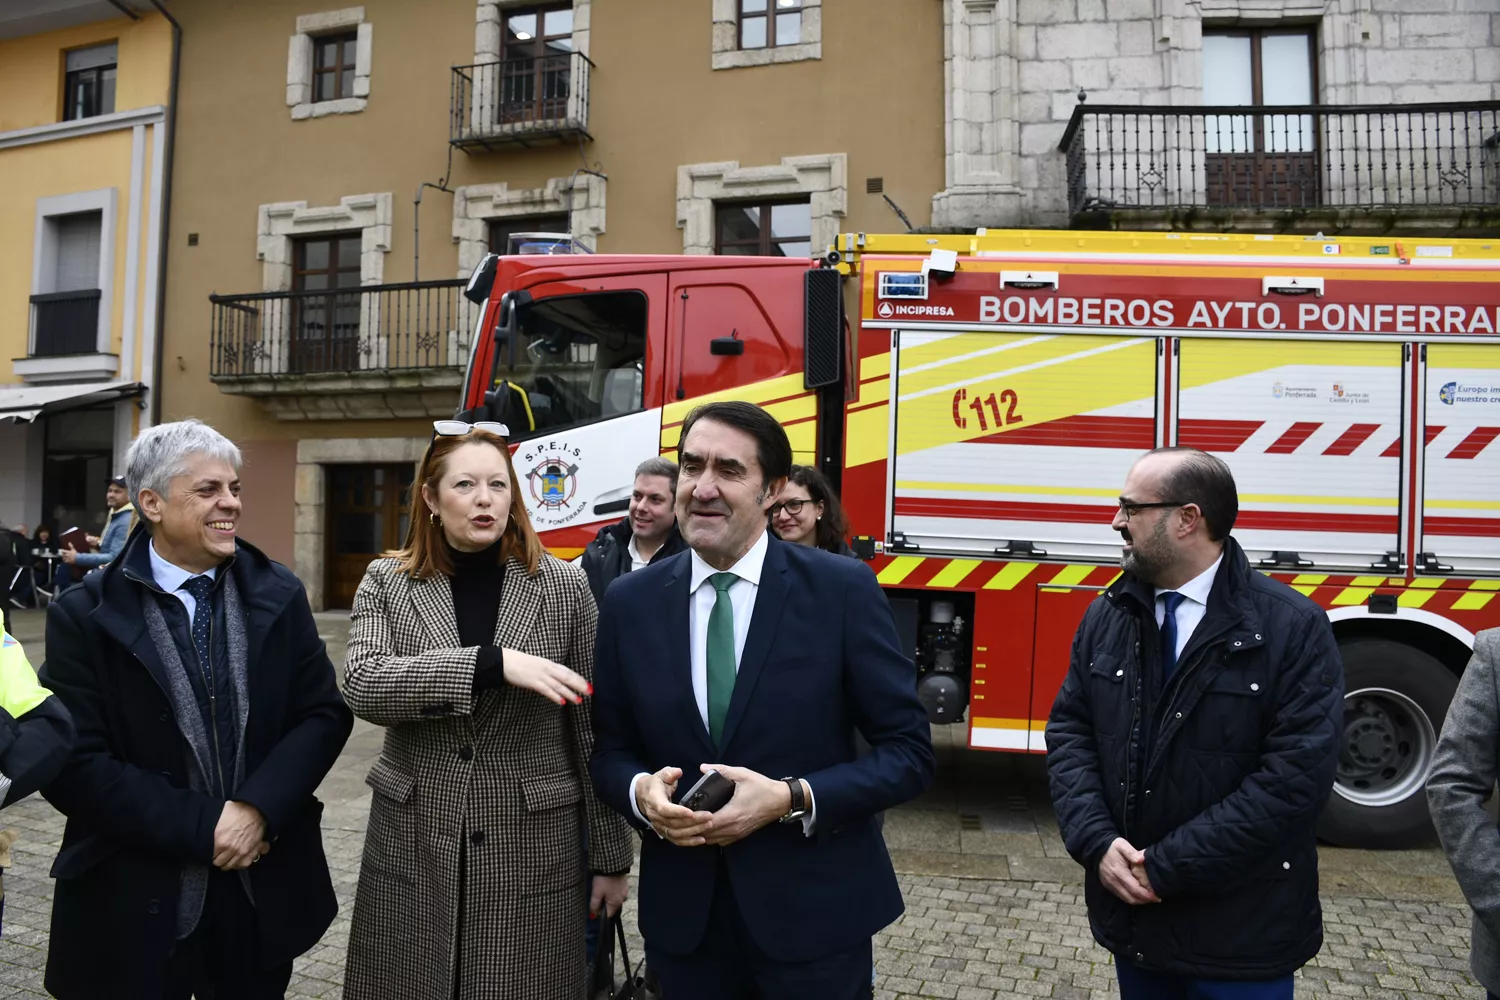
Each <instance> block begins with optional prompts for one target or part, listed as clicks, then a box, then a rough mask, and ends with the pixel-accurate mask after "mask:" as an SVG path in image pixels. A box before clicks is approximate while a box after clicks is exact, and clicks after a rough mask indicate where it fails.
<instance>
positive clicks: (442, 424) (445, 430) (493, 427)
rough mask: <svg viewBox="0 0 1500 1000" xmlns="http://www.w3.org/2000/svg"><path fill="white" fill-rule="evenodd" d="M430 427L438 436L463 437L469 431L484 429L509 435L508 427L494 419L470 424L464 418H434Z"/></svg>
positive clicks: (488, 432) (502, 435)
mask: <svg viewBox="0 0 1500 1000" xmlns="http://www.w3.org/2000/svg"><path fill="white" fill-rule="evenodd" d="M432 429H433V431H434V432H436V433H437V435H438V436H439V437H463V436H464V435H465V434H467V433H469V432H470V431H484V432H485V433H486V434H498V435H499V436H500V437H510V428H509V427H506V426H505V425H504V424H502V423H498V422H496V421H494V420H481V421H479V423H477V424H471V423H469V422H468V421H466V420H434V421H433V422H432Z"/></svg>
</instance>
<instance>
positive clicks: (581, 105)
mask: <svg viewBox="0 0 1500 1000" xmlns="http://www.w3.org/2000/svg"><path fill="white" fill-rule="evenodd" d="M593 67H594V64H593V63H592V62H590V61H589V58H588V56H586V55H584V54H583V53H581V52H559V53H554V54H552V55H546V56H535V57H527V58H515V59H506V60H504V61H502V62H493V63H481V64H479V65H475V66H455V67H453V87H452V93H451V95H450V100H449V108H450V114H449V129H448V141H449V142H451V143H453V144H454V145H455V146H459V147H461V148H465V149H468V148H471V147H482V148H484V149H493V148H498V147H501V146H539V145H546V144H548V143H555V142H560V141H562V140H564V139H571V138H575V137H582V138H584V139H589V138H592V137H591V136H590V135H589V74H590V71H591V70H592V69H593Z"/></svg>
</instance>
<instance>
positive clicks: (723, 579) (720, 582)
mask: <svg viewBox="0 0 1500 1000" xmlns="http://www.w3.org/2000/svg"><path fill="white" fill-rule="evenodd" d="M738 579H739V577H737V576H735V575H734V574H733V573H715V574H714V575H713V576H711V577H709V578H708V582H709V583H711V584H713V585H714V590H715V591H716V592H717V593H716V594H715V595H714V610H713V612H712V613H711V614H710V615H709V616H708V656H707V660H708V735H709V736H711V737H712V738H713V741H714V746H716V747H717V746H718V745H719V738H720V737H722V736H723V735H724V719H725V718H726V717H727V716H728V715H729V699H730V698H731V697H733V695H734V676H735V673H736V670H735V666H734V603H733V602H732V601H731V600H730V599H729V588H730V587H731V586H732V585H733V584H734V581H736V580H738Z"/></svg>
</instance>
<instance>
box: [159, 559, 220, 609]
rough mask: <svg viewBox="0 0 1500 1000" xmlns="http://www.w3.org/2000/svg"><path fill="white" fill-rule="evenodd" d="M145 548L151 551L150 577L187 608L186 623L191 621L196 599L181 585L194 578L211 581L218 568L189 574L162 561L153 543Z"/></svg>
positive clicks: (196, 604) (179, 567)
mask: <svg viewBox="0 0 1500 1000" xmlns="http://www.w3.org/2000/svg"><path fill="white" fill-rule="evenodd" d="M147 548H149V549H150V551H151V576H152V578H153V579H154V580H156V585H157V586H158V587H160V588H161V589H162V590H164V591H166V592H167V593H169V594H171V595H172V596H173V597H175V598H177V599H178V600H179V601H181V602H182V606H183V607H184V608H187V616H188V621H192V620H193V613H194V612H196V611H197V610H198V599H197V598H196V597H194V596H193V595H192V594H190V593H188V592H187V591H186V590H183V589H181V588H182V585H183V584H184V583H187V582H188V581H189V580H191V579H192V578H193V577H195V576H206V577H208V578H209V579H210V580H212V579H213V578H214V577H215V576H216V575H217V574H218V572H219V568H218V567H217V566H215V567H214V568H213V569H211V570H209V571H208V572H206V573H189V572H188V571H187V570H185V569H183V568H182V567H181V566H176V565H173V564H172V563H169V562H167V561H166V560H165V559H163V558H162V557H161V554H160V553H159V552H157V551H156V543H155V542H152V543H151V544H150V545H149V546H147Z"/></svg>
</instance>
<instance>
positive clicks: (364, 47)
mask: <svg viewBox="0 0 1500 1000" xmlns="http://www.w3.org/2000/svg"><path fill="white" fill-rule="evenodd" d="M340 28H343V29H348V28H354V29H355V33H356V36H357V41H356V43H355V50H354V96H353V97H345V98H341V99H340V100H337V101H314V100H313V45H314V42H315V41H316V38H317V36H318V35H322V34H328V33H330V32H334V31H337V30H339V29H340ZM374 38H375V28H374V26H373V25H372V24H370V22H368V21H366V20H365V9H364V8H363V7H345V8H344V9H343V10H330V11H324V12H323V13H321V14H304V15H302V16H301V17H299V18H297V33H296V34H295V35H293V36H292V37H291V43H290V45H289V47H288V52H287V62H286V103H287V106H288V107H290V108H291V109H292V121H302V120H303V119H306V118H322V117H323V116H325V115H352V114H358V113H359V112H361V111H363V110H365V106H366V105H367V104H368V103H369V97H370V58H371V53H372V50H373V48H374Z"/></svg>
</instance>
